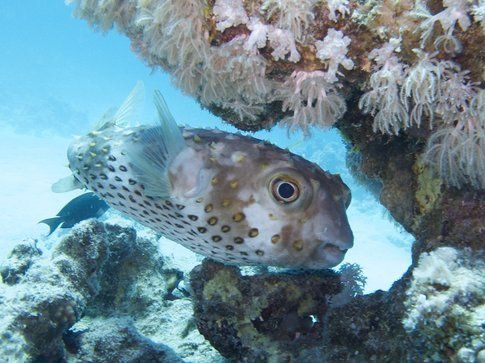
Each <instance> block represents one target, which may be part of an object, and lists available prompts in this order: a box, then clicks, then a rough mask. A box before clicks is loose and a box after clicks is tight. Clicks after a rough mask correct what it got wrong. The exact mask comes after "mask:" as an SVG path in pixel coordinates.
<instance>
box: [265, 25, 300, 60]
mask: <svg viewBox="0 0 485 363" xmlns="http://www.w3.org/2000/svg"><path fill="white" fill-rule="evenodd" d="M268 39H269V44H270V45H271V47H272V48H273V49H274V50H273V52H272V53H271V55H272V56H273V58H274V59H275V60H278V59H285V58H286V55H287V54H288V53H289V54H290V56H289V57H288V60H289V61H290V62H298V61H299V60H300V53H298V50H297V49H296V45H295V38H294V37H293V33H292V32H291V31H289V30H283V29H271V30H270V32H269V33H268Z"/></svg>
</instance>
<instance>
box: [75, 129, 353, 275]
mask: <svg viewBox="0 0 485 363" xmlns="http://www.w3.org/2000/svg"><path fill="white" fill-rule="evenodd" d="M151 127H156V126H151ZM149 129H150V127H149V126H141V127H136V128H122V127H115V126H113V127H110V128H106V129H103V130H98V131H93V132H91V133H89V134H88V135H86V136H84V137H81V138H79V139H78V140H76V141H74V142H73V143H72V144H71V146H70V148H69V151H68V159H69V163H70V168H71V170H72V172H73V175H74V176H75V178H76V179H77V180H79V181H80V182H81V183H82V185H83V186H84V187H85V188H87V189H90V190H92V191H93V192H95V193H96V194H97V195H98V196H100V197H101V198H103V199H104V200H105V201H106V202H107V203H108V204H109V205H110V206H111V207H113V208H115V209H117V210H119V211H121V212H123V213H125V214H126V215H128V216H130V217H132V218H133V219H135V220H136V221H138V222H140V223H142V224H143V225H145V226H147V227H150V228H152V229H154V230H156V231H158V232H160V233H162V234H163V235H164V236H166V237H167V238H169V239H171V240H173V241H176V242H178V243H180V244H182V245H183V246H185V247H187V248H188V249H190V250H192V251H194V252H196V253H199V254H202V255H205V256H208V257H211V258H213V259H215V260H218V261H221V262H224V263H228V264H243V265H250V264H263V265H277V266H286V267H303V268H326V267H332V266H335V265H336V264H338V263H340V262H341V261H342V259H343V257H344V255H345V252H346V250H347V249H348V248H350V247H352V243H353V236H352V231H351V229H350V226H349V224H348V221H347V217H346V213H345V209H346V207H347V206H348V204H349V202H350V192H349V190H348V188H347V187H346V185H345V184H344V183H343V182H342V181H341V179H340V177H339V176H335V175H331V174H329V173H327V172H325V171H323V170H322V169H320V168H319V167H318V166H317V165H316V164H313V163H310V162H308V161H307V160H305V159H303V158H301V157H299V156H297V155H294V154H291V153H290V152H289V151H287V150H282V149H280V148H278V147H276V146H274V145H271V144H269V143H266V142H263V141H260V140H257V139H254V138H251V137H247V136H243V135H239V134H230V133H226V132H222V131H218V130H203V129H181V132H183V137H184V140H185V143H186V148H185V149H184V151H182V152H181V153H180V155H179V156H177V157H176V159H175V160H173V161H172V162H171V164H170V168H169V169H168V177H169V179H170V183H171V185H172V186H173V190H172V192H173V194H172V195H170V197H169V198H160V197H156V196H153V195H150V193H147V191H146V188H145V185H143V183H141V182H140V180H139V170H137V169H136V165H133V163H132V159H133V158H132V155H131V154H130V152H133V151H132V150H133V148H130V145H135V144H137V143H140V142H142V141H141V140H145V142H146V138H143V135H144V133H145V132H147V130H149ZM142 146H143V147H142V150H144V151H146V150H147V149H150V148H151V147H152V145H151V144H147V145H142ZM161 157H163V156H161ZM275 176H276V177H282V178H290V179H291V180H293V181H294V182H295V183H296V184H297V185H299V188H300V189H301V190H300V193H301V195H300V198H299V199H298V200H297V201H296V202H295V203H288V204H285V203H281V202H280V201H278V200H275V197H274V195H273V194H274V192H272V190H271V185H270V184H271V181H272V180H274V178H275Z"/></svg>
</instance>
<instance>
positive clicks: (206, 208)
mask: <svg viewBox="0 0 485 363" xmlns="http://www.w3.org/2000/svg"><path fill="white" fill-rule="evenodd" d="M213 209H214V206H213V205H212V204H207V205H206V206H205V208H204V211H205V212H206V213H210V212H212V210H213Z"/></svg>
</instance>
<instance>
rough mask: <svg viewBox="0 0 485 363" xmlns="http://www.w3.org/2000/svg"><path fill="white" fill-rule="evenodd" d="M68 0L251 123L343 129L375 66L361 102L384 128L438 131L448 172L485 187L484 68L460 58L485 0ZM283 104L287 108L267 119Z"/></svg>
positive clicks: (432, 153) (434, 153) (437, 153)
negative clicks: (472, 67) (468, 66)
mask: <svg viewBox="0 0 485 363" xmlns="http://www.w3.org/2000/svg"><path fill="white" fill-rule="evenodd" d="M67 2H68V3H71V2H75V3H76V4H77V15H78V16H80V17H83V18H85V19H87V20H88V21H89V22H91V23H92V24H94V25H95V26H96V27H99V28H100V29H102V30H108V29H110V28H111V27H112V26H113V24H114V23H116V24H117V26H118V27H119V28H120V30H121V31H122V32H125V33H127V35H128V36H129V37H130V38H131V39H132V41H133V46H134V48H135V49H136V50H137V51H138V52H139V53H140V54H141V55H142V56H143V57H144V58H145V59H146V60H147V61H148V63H149V64H151V65H152V66H162V67H163V68H164V69H165V70H167V71H168V72H169V73H171V74H172V76H173V79H174V81H175V82H176V84H177V85H178V86H179V87H180V88H181V89H183V90H184V91H185V92H186V93H187V94H189V95H191V96H194V97H195V98H197V99H198V100H199V102H200V103H201V104H202V105H204V106H206V107H208V108H210V109H211V110H216V111H217V112H216V113H219V114H221V115H223V116H224V118H225V119H227V120H229V121H231V122H232V123H234V124H236V125H244V126H245V127H246V128H251V126H250V125H251V124H254V125H258V124H263V126H271V124H272V123H274V122H275V121H276V119H278V118H279V119H281V118H282V119H283V123H282V124H283V125H285V126H287V127H288V128H289V129H290V130H297V129H301V130H303V131H304V132H306V133H308V132H309V128H310V126H322V127H328V126H332V125H333V124H335V123H336V122H338V121H339V120H340V119H341V118H342V117H343V115H344V114H345V112H346V110H347V105H346V104H347V102H346V99H347V98H348V93H349V92H345V88H346V87H345V86H348V85H349V82H350V84H352V74H353V73H355V74H360V75H362V72H363V71H364V72H366V76H367V77H365V79H364V81H365V80H367V81H366V82H361V86H360V88H362V87H364V88H365V93H363V94H362V95H361V96H360V102H359V107H360V109H361V111H362V112H363V113H364V114H370V115H372V116H373V119H374V121H373V122H374V125H373V129H374V131H375V132H379V133H383V134H390V135H398V134H399V133H400V132H403V131H405V130H406V129H409V128H411V127H421V128H431V129H432V130H433V134H432V135H431V136H430V137H429V138H428V140H427V149H426V150H425V152H424V155H425V159H426V160H427V162H428V163H429V164H432V165H435V166H436V168H437V170H438V171H439V174H440V176H441V177H442V178H443V179H444V181H445V182H447V183H448V184H449V185H453V186H457V187H461V186H463V185H465V184H470V185H472V186H473V187H475V188H478V189H479V188H483V187H484V186H485V155H484V151H483V150H484V149H485V148H484V146H485V141H484V127H485V126H484V125H485V120H484V114H485V113H484V109H483V108H484V106H483V105H484V97H485V96H484V92H483V90H482V89H481V88H480V87H479V84H478V83H477V81H478V79H477V78H479V77H480V76H478V77H477V76H476V75H475V77H474V78H473V79H472V78H471V76H470V73H469V72H468V71H467V70H465V69H462V66H461V65H460V64H459V62H457V61H456V59H457V56H459V55H460V53H461V52H462V51H463V45H462V41H461V40H460V39H461V38H462V37H463V34H464V32H470V31H473V32H475V33H474V34H476V32H477V31H478V32H483V29H484V21H483V19H484V13H485V5H484V4H485V3H484V2H483V1H478V2H477V1H467V0H443V1H442V2H440V1H430V2H422V1H416V2H412V1H403V2H399V4H398V3H396V4H394V3H392V2H390V1H375V2H368V3H366V4H362V3H358V2H355V1H349V0H328V1H319V0H264V1H251V0H244V1H243V0H215V1H214V0H212V1H204V0H166V1H158V0H136V1H126V2H123V3H121V4H120V3H119V2H118V1H114V0H98V1H88V0H77V1H73V0H67ZM431 5H432V8H433V9H435V8H437V9H439V10H440V11H438V12H436V11H434V13H433V12H432V11H431V10H430V6H431ZM362 25H364V26H366V29H367V30H366V31H363V30H361V29H363V28H362ZM359 32H360V34H359ZM366 32H367V33H366ZM371 32H372V33H371ZM370 36H372V38H371V37H370ZM404 40H406V41H407V44H405V46H406V47H407V48H410V49H406V51H404V50H403V49H402V48H403V41H404ZM409 44H411V47H410V45H409ZM475 73H477V72H475ZM356 77H359V76H358V75H357V76H356ZM347 88H348V87H347ZM275 107H279V108H280V111H279V116H281V115H283V117H275V118H274V119H268V117H267V116H268V114H270V113H271V112H269V111H268V110H274V109H275ZM273 113H278V112H273ZM265 118H266V120H265Z"/></svg>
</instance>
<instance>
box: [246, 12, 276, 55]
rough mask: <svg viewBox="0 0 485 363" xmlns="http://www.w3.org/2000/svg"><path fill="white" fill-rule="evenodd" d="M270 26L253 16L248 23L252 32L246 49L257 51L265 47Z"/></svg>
mask: <svg viewBox="0 0 485 363" xmlns="http://www.w3.org/2000/svg"><path fill="white" fill-rule="evenodd" d="M269 28H270V27H269V26H268V25H266V24H263V23H262V22H261V20H259V19H258V18H251V19H250V21H249V23H248V29H249V30H251V34H250V35H249V37H248V39H247V40H246V43H245V44H244V49H246V50H247V51H250V52H255V51H256V49H258V48H263V47H265V46H266V41H267V40H268V31H269Z"/></svg>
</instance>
